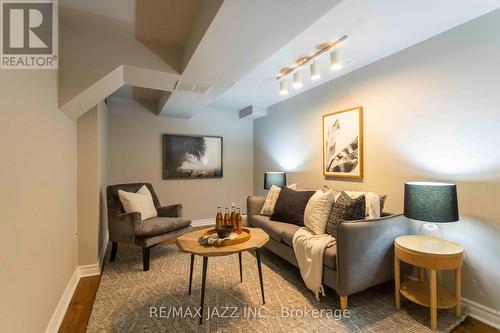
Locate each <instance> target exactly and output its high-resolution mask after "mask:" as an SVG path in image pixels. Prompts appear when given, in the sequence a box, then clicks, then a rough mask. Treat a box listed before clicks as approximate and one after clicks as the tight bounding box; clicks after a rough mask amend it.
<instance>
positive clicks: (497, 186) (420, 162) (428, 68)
mask: <svg viewBox="0 0 500 333" xmlns="http://www.w3.org/2000/svg"><path fill="white" fill-rule="evenodd" d="M499 31H500V11H498V10H497V11H495V12H493V13H491V14H488V15H485V16H483V17H480V18H478V19H475V20H473V21H470V22H469V23H466V24H464V25H462V26H459V27H457V28H454V29H452V30H449V31H447V32H445V33H443V34H441V35H438V36H436V37H434V38H431V39H429V40H427V41H424V42H422V43H420V44H417V45H415V46H413V47H410V48H408V49H405V50H403V51H401V52H399V53H397V54H395V55H392V56H390V57H387V58H385V59H382V60H380V61H377V62H375V63H373V64H371V65H369V66H366V67H364V68H362V69H359V70H357V71H355V72H352V73H350V74H347V75H345V76H343V77H341V78H339V79H337V80H335V81H330V82H329V83H326V84H323V85H321V86H319V87H317V88H314V89H312V90H309V91H307V92H304V93H302V94H300V95H298V96H295V97H293V98H290V99H288V100H286V101H284V102H281V103H279V104H276V105H274V106H272V107H271V108H269V115H268V116H267V117H264V118H260V119H257V120H255V122H254V192H255V193H256V194H264V193H265V191H264V190H263V177H264V172H265V171H281V170H285V171H287V172H288V174H287V179H288V182H289V183H295V182H297V183H299V184H301V185H303V186H305V187H311V188H319V187H321V186H323V185H328V186H329V187H330V188H335V189H341V190H369V191H374V192H378V193H384V194H387V195H388V197H387V201H386V210H388V211H390V212H394V213H400V212H402V211H403V184H404V182H405V181H409V180H429V181H431V180H439V181H448V182H455V183H457V184H458V196H459V203H460V216H461V221H460V222H458V223H448V224H445V225H442V229H443V233H444V237H445V238H446V239H449V240H452V241H456V242H458V243H460V244H462V245H463V246H464V248H465V253H466V257H465V259H464V269H463V273H462V279H463V296H464V297H465V298H467V299H469V300H472V301H474V302H477V303H479V304H482V305H485V306H487V307H489V308H490V309H493V311H497V312H496V315H498V311H499V310H500V280H499V279H498V276H500V257H499V256H500V211H499V209H498V207H499V204H498V203H499V198H500V145H499V138H500V109H499V108H500V93H499V92H500V39H499V33H498V32H499ZM353 38H355V36H353ZM276 93H278V88H276ZM356 106H363V108H364V141H365V145H364V153H365V155H364V156H365V163H364V171H365V176H364V178H363V180H361V181H348V180H336V179H327V178H325V177H324V176H323V174H322V137H321V136H322V122H321V121H322V118H321V116H322V115H323V114H326V113H330V112H334V111H339V110H343V109H347V108H352V107H356ZM415 226H416V227H417V228H418V225H417V223H416V222H415ZM441 279H442V280H443V281H444V282H446V283H447V284H449V285H451V286H452V285H453V284H452V283H451V281H452V275H451V274H447V273H444V274H442V276H441Z"/></svg>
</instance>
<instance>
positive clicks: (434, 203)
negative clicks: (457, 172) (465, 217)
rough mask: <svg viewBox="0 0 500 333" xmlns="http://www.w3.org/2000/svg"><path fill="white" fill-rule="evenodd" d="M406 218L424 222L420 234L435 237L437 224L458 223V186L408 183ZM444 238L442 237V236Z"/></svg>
mask: <svg viewBox="0 0 500 333" xmlns="http://www.w3.org/2000/svg"><path fill="white" fill-rule="evenodd" d="M404 216H406V217H407V218H409V219H412V220H418V221H424V222H426V223H424V224H423V225H421V227H420V230H419V233H423V234H431V235H435V234H436V233H437V231H438V230H439V231H440V227H439V226H438V225H437V224H436V223H445V222H456V221H458V218H459V217H458V200H457V186H456V185H455V184H447V183H434V182H406V183H405V198H404ZM441 236H442V235H441Z"/></svg>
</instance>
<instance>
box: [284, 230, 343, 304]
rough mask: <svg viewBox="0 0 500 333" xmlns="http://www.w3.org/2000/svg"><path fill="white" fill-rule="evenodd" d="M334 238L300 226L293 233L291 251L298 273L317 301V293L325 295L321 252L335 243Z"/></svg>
mask: <svg viewBox="0 0 500 333" xmlns="http://www.w3.org/2000/svg"><path fill="white" fill-rule="evenodd" d="M335 243H336V241H335V238H334V237H332V236H330V235H328V234H323V235H315V234H314V233H313V232H312V231H311V230H309V229H308V228H306V227H302V228H300V229H299V230H297V231H296V232H295V234H294V235H293V251H294V252H295V257H296V258H297V262H298V264H299V269H300V275H301V276H302V279H303V280H304V282H305V284H306V286H307V288H309V289H310V290H312V292H313V293H314V296H316V299H317V300H318V301H319V294H320V293H321V294H322V295H323V296H325V290H324V289H323V283H322V282H323V254H324V253H325V249H326V248H327V247H330V246H333V245H335Z"/></svg>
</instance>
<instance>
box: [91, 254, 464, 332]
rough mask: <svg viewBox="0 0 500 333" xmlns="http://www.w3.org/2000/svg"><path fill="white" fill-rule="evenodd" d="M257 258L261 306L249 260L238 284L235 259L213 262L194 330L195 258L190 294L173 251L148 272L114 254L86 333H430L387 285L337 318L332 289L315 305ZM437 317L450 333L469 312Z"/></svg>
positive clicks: (281, 264) (183, 259) (352, 301)
mask: <svg viewBox="0 0 500 333" xmlns="http://www.w3.org/2000/svg"><path fill="white" fill-rule="evenodd" d="M261 253H262V255H261V258H262V269H263V276H264V288H265V297H266V304H265V305H262V299H261V293H260V287H259V278H258V270H257V264H256V259H255V256H254V255H253V254H251V253H249V252H244V253H243V282H240V277H239V268H238V267H239V266H238V256H237V255H230V256H225V257H211V258H209V260H208V275H207V289H206V298H205V310H204V311H205V313H204V321H203V324H202V325H198V320H199V317H198V316H196V309H197V308H198V307H199V305H200V291H201V265H202V259H201V258H200V257H196V261H195V266H194V274H193V291H192V294H191V295H188V285H189V263H190V255H189V254H187V253H182V252H179V250H178V249H177V248H176V247H175V246H174V245H169V246H161V247H155V248H154V249H152V251H151V269H150V270H149V271H148V272H143V271H142V252H141V251H140V250H139V249H137V248H135V249H131V248H128V249H124V250H121V251H120V250H119V251H118V254H117V259H116V261H115V262H108V263H106V265H105V268H104V272H103V275H102V278H101V283H100V286H99V289H98V292H97V296H96V299H95V303H94V307H93V309H92V314H91V317H90V320H89V324H88V327H87V332H327V331H328V332H384V333H386V332H398V333H399V332H411V333H419V332H433V331H432V330H431V329H430V328H429V326H428V325H429V309H428V308H425V307H421V306H419V305H416V304H413V303H411V302H409V301H405V300H404V299H403V298H402V299H401V310H399V311H397V310H396V309H395V308H394V291H393V284H392V283H386V284H382V285H379V286H376V287H373V288H370V289H368V290H366V291H363V292H360V293H358V294H355V295H352V296H350V297H349V309H350V316H349V318H346V317H342V318H339V317H340V316H339V315H340V310H338V309H340V304H339V297H338V296H337V294H336V293H335V291H333V290H331V289H327V290H326V293H327V296H326V297H323V298H322V299H321V301H320V302H318V301H316V299H315V298H314V295H313V293H312V292H310V291H309V290H308V289H307V288H306V287H305V286H304V284H303V283H302V280H301V277H300V273H299V271H298V269H297V268H296V267H294V266H293V265H291V264H289V263H288V262H286V261H285V260H283V259H281V258H280V257H278V256H276V255H274V254H273V253H271V252H269V251H267V250H262V252H261ZM313 310H316V311H313ZM335 310H337V311H336V312H337V313H335ZM438 312H439V313H438V325H439V327H438V332H449V331H451V330H452V329H453V328H454V327H456V326H457V325H458V324H459V323H460V322H462V321H463V320H464V319H465V317H466V314H467V309H465V310H464V313H463V315H462V318H460V319H456V318H455V314H454V309H449V310H439V311H438ZM207 313H209V314H211V318H210V319H209V320H206V315H207Z"/></svg>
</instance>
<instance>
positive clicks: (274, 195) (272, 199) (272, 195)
mask: <svg viewBox="0 0 500 333" xmlns="http://www.w3.org/2000/svg"><path fill="white" fill-rule="evenodd" d="M287 187H288V188H289V189H291V190H294V191H300V186H299V185H298V184H290V185H288V186H287ZM280 192H281V188H279V187H278V186H276V185H272V186H271V188H270V189H269V192H268V193H267V197H266V201H265V202H264V206H262V209H261V210H260V215H265V216H271V215H273V212H274V206H276V201H277V200H278V197H279V195H280Z"/></svg>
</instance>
